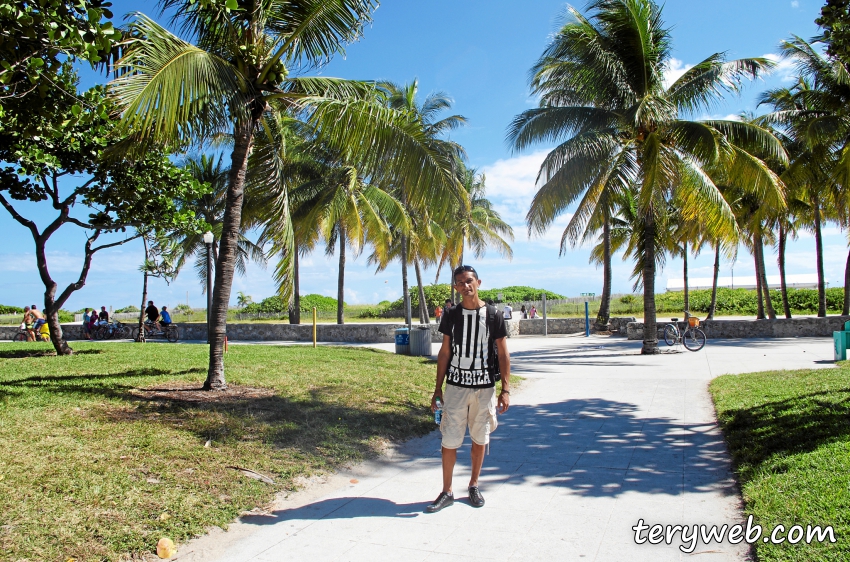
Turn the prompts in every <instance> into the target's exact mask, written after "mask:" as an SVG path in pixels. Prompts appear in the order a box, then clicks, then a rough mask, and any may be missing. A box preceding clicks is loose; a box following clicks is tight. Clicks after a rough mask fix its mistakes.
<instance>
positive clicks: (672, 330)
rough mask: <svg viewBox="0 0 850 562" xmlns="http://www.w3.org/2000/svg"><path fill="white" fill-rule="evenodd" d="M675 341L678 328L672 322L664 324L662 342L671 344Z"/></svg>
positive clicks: (677, 335)
mask: <svg viewBox="0 0 850 562" xmlns="http://www.w3.org/2000/svg"><path fill="white" fill-rule="evenodd" d="M677 341H679V329H678V328H677V327H676V326H674V325H673V324H667V325H666V326H664V343H666V344H667V345H673V344H674V343H676V342H677Z"/></svg>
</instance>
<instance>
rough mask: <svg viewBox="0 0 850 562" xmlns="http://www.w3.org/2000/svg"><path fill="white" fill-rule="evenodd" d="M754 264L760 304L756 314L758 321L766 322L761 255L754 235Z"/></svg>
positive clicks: (757, 295)
mask: <svg viewBox="0 0 850 562" xmlns="http://www.w3.org/2000/svg"><path fill="white" fill-rule="evenodd" d="M753 263H754V265H755V266H756V297H757V302H758V311H757V312H756V320H764V298H763V296H762V287H761V270H760V268H759V253H758V243H757V241H756V236H755V235H753Z"/></svg>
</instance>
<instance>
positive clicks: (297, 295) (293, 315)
mask: <svg viewBox="0 0 850 562" xmlns="http://www.w3.org/2000/svg"><path fill="white" fill-rule="evenodd" d="M293 251H294V253H293V254H292V308H290V309H289V323H290V324H300V323H301V287H300V286H299V285H298V244H297V243H296V244H295V248H294V250H293Z"/></svg>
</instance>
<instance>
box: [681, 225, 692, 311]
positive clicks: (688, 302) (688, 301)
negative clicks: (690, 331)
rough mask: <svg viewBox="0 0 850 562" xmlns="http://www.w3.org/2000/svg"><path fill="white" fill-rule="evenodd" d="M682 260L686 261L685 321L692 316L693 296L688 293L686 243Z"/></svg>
mask: <svg viewBox="0 0 850 562" xmlns="http://www.w3.org/2000/svg"><path fill="white" fill-rule="evenodd" d="M682 259H683V261H684V265H683V266H682V279H683V281H684V283H685V284H684V289H685V291H684V293H685V294H684V301H685V320H687V319H688V316H690V315H691V296H690V294H689V293H688V243H687V242H684V243H683V247H682Z"/></svg>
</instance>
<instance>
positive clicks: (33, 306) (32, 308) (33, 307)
mask: <svg viewBox="0 0 850 562" xmlns="http://www.w3.org/2000/svg"><path fill="white" fill-rule="evenodd" d="M30 310H38V307H37V306H36V305H32V306H31V307H30Z"/></svg>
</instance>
